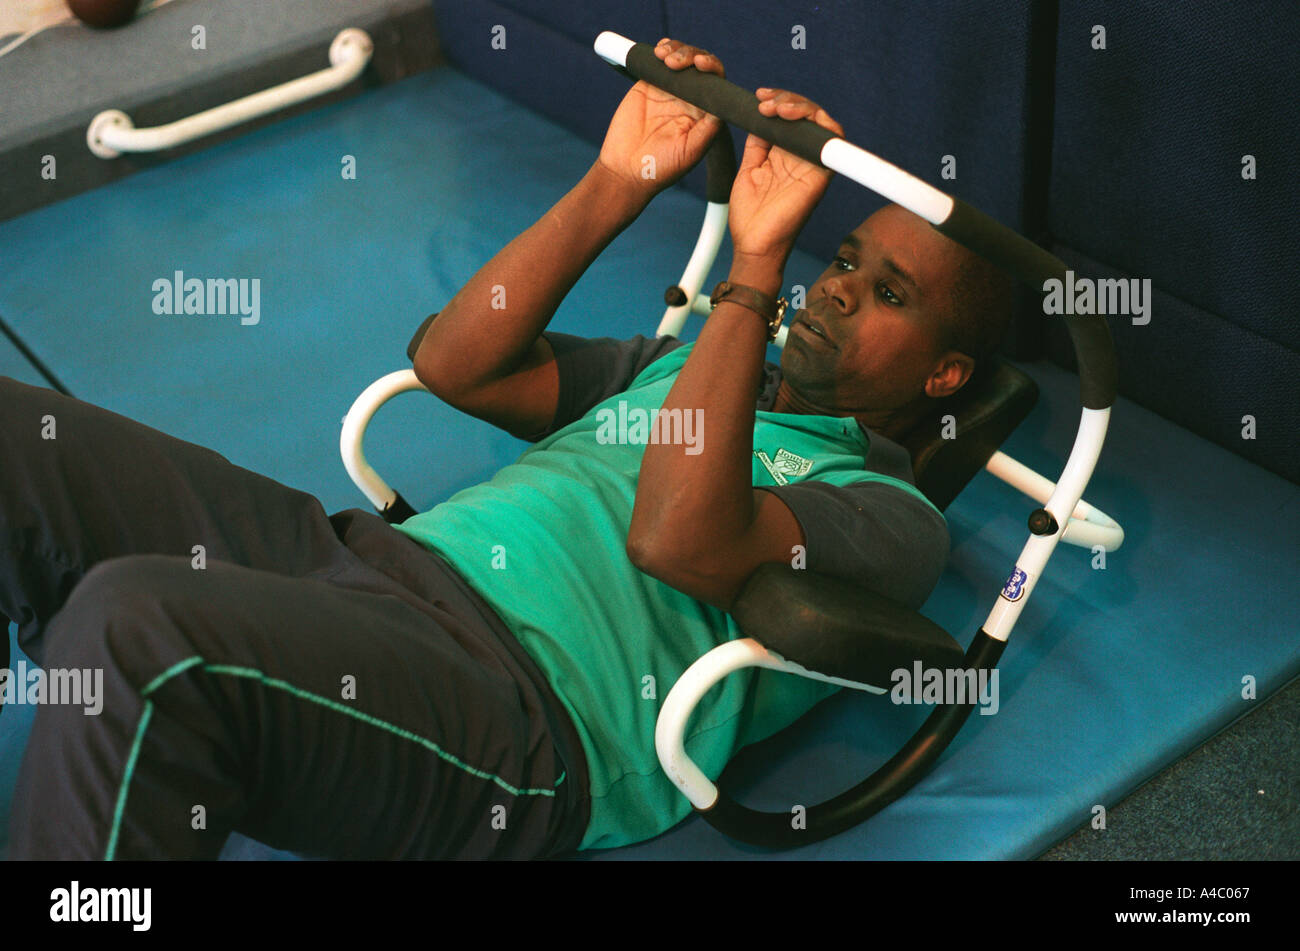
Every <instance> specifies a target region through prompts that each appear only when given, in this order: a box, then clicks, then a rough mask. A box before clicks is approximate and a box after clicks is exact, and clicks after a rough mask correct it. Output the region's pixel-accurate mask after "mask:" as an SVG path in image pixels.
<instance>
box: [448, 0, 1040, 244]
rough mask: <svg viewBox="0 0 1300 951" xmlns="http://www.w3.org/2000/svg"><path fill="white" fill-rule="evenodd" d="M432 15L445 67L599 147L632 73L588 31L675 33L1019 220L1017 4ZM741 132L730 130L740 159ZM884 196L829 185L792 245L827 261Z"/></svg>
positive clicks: (895, 158)
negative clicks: (797, 37) (951, 162)
mask: <svg viewBox="0 0 1300 951" xmlns="http://www.w3.org/2000/svg"><path fill="white" fill-rule="evenodd" d="M659 11H662V12H659ZM435 14H436V15H437V18H438V28H439V34H440V36H441V38H442V42H443V49H444V52H445V54H446V56H447V59H448V61H449V62H450V63H451V64H452V65H454V66H455V67H456V68H457V69H460V70H461V71H463V72H465V73H466V74H468V75H470V76H473V77H474V78H476V79H479V80H480V81H482V82H484V83H486V84H488V85H490V86H493V87H494V88H497V89H500V90H501V91H503V92H505V93H506V94H507V95H509V96H510V97H511V98H513V99H516V100H517V101H519V102H522V103H524V104H526V105H528V106H529V107H530V108H533V109H536V110H537V111H539V112H541V113H543V114H544V115H547V116H549V117H551V118H553V119H555V120H556V121H557V122H560V123H562V124H563V125H565V126H566V127H567V128H570V129H572V130H574V131H575V132H576V133H577V134H579V135H581V136H583V137H584V138H586V139H587V140H589V141H591V142H593V143H595V144H597V145H598V144H599V143H600V142H602V141H603V140H604V136H605V130H606V128H607V127H608V124H609V118H610V116H612V115H613V113H614V110H615V109H616V108H617V107H618V104H619V102H620V101H622V98H623V96H624V94H625V93H626V92H627V89H628V88H629V85H630V84H629V83H628V82H627V80H626V79H624V78H622V77H620V76H618V74H617V73H615V72H614V71H613V70H612V69H610V67H609V66H607V65H606V64H605V63H604V61H603V60H601V59H600V58H599V57H597V56H596V55H595V53H594V52H592V41H593V40H595V38H596V35H597V34H598V33H599V32H600V31H601V30H602V29H611V30H614V31H615V32H620V33H623V34H624V35H625V36H628V37H629V38H630V39H634V40H638V41H642V42H648V43H652V44H653V43H655V42H657V41H658V40H659V38H660V37H661V36H665V35H666V36H672V37H673V38H675V39H679V40H684V41H686V42H691V43H694V44H696V45H698V46H702V47H704V48H705V49H708V50H710V51H711V52H714V53H716V54H717V55H718V57H719V58H720V59H721V60H722V62H723V66H724V67H725V69H726V71H727V78H728V79H731V80H732V81H733V82H736V83H738V84H740V85H742V86H745V87H746V88H749V89H754V88H757V87H759V86H773V87H778V88H787V89H792V90H795V91H796V92H800V93H803V94H804V95H806V96H808V97H809V98H811V99H812V100H814V101H815V102H817V103H819V104H820V105H822V106H823V107H824V108H825V109H826V111H827V112H829V113H830V114H831V115H832V116H834V117H835V118H836V119H837V120H838V121H839V122H840V123H841V125H843V126H844V129H845V133H846V135H847V136H848V138H849V139H850V140H851V141H853V142H855V143H856V144H858V145H861V146H862V147H863V148H866V149H869V150H872V151H874V152H876V153H877V154H879V155H880V156H881V157H882V158H885V159H887V160H889V161H891V162H893V163H895V164H897V165H900V166H902V167H903V168H905V169H907V170H908V171H910V172H912V173H913V174H915V175H917V176H918V177H920V178H923V179H925V180H926V181H928V182H930V183H931V184H934V185H936V186H937V187H940V188H943V189H945V190H946V191H950V192H952V193H954V194H956V195H958V196H959V197H962V198H964V199H966V200H967V201H970V202H972V203H974V204H975V205H976V206H977V207H979V208H981V209H982V210H984V211H986V212H988V213H989V214H991V215H993V216H994V217H997V218H999V219H1001V220H1002V221H1003V222H1005V223H1006V224H1008V225H1011V226H1012V227H1015V228H1023V227H1025V220H1026V208H1025V203H1024V200H1023V196H1022V187H1023V186H1022V182H1023V180H1024V177H1025V165H1026V155H1027V148H1028V146H1027V140H1028V136H1029V129H1028V128H1027V113H1028V104H1027V103H1028V95H1029V94H1028V88H1029V77H1028V70H1029V55H1028V54H1029V36H1030V16H1031V9H1030V5H1029V4H1027V3H1010V4H1008V3H995V2H991V0H987V2H978V3H957V2H943V3H938V4H928V5H918V4H913V3H907V2H906V0H874V2H870V3H862V2H850V0H837V2H826V3H820V4H817V5H815V6H812V5H805V6H804V7H803V8H802V9H800V10H799V11H798V12H797V13H795V12H792V11H791V10H790V9H789V4H785V3H781V2H779V0H757V2H754V3H750V4H747V5H745V6H744V7H743V8H740V7H737V6H736V5H735V4H733V3H717V2H713V3H688V2H676V0H668V2H665V3H663V4H662V5H660V4H641V3H636V2H632V0H628V2H625V3H611V4H606V5H603V6H602V7H600V8H596V9H592V8H590V7H588V6H586V5H582V4H550V3H543V2H541V0H502V2H494V0H486V2H485V0H440V2H439V3H437V4H436V5H435ZM497 24H501V25H504V27H505V29H506V37H507V46H506V49H505V50H493V49H492V48H491V46H490V40H491V36H492V32H491V31H492V28H493V27H494V26H495V25H497ZM796 24H798V25H801V26H803V27H804V28H805V32H806V48H804V49H794V48H793V47H792V37H793V33H792V29H793V27H794V26H795V25H796ZM1042 134H1044V135H1045V134H1047V130H1046V129H1043V130H1042ZM745 135H746V134H745V133H743V132H736V133H735V135H734V141H735V143H736V146H737V155H739V154H740V151H741V150H742V149H743V147H744V142H745ZM945 155H953V156H954V157H955V159H956V173H957V177H956V179H954V180H944V179H942V178H941V177H940V173H941V162H942V160H943V156H945ZM703 182H704V176H703V171H702V168H701V169H697V170H695V171H694V172H692V173H691V174H690V175H688V176H687V177H686V183H687V186H688V187H689V188H690V189H691V190H692V191H694V193H695V194H697V195H701V196H702V195H703V193H704V188H703ZM881 204H883V199H881V198H879V197H878V196H876V195H874V194H873V193H871V192H868V191H867V190H866V189H863V188H862V187H861V186H859V185H857V184H855V183H852V182H849V181H847V180H842V179H837V180H835V181H833V182H832V183H831V186H830V188H829V190H828V192H827V195H826V198H825V199H824V200H823V201H822V203H821V204H820V205H819V206H818V208H817V210H816V211H815V212H814V213H813V215H812V218H811V219H810V220H809V223H808V225H807V227H806V228H805V229H804V232H803V234H802V237H801V242H800V243H801V246H802V247H805V248H807V249H808V250H809V251H810V252H812V253H814V254H816V255H818V256H824V257H829V256H830V254H831V253H832V252H833V251H834V249H835V247H836V246H837V245H838V243H839V240H840V238H842V237H843V236H844V234H846V233H847V232H848V231H851V230H852V229H853V228H855V227H856V226H857V225H858V224H859V223H860V222H861V221H862V219H863V218H865V217H866V216H867V215H868V214H870V213H871V212H872V211H874V210H875V209H876V208H878V207H880V205H881Z"/></svg>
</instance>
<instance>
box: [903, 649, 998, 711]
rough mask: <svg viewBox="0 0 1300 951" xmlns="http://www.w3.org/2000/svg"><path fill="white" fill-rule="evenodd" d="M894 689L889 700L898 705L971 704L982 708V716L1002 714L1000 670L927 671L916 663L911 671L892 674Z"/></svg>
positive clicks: (949, 669) (931, 668) (965, 668)
mask: <svg viewBox="0 0 1300 951" xmlns="http://www.w3.org/2000/svg"><path fill="white" fill-rule="evenodd" d="M890 680H891V681H892V682H893V684H894V686H893V688H892V689H891V690H890V691H889V699H890V700H892V701H893V702H894V703H902V704H910V703H947V704H963V703H969V704H972V705H976V706H978V707H979V708H980V715H981V716H992V715H993V714H995V713H997V712H998V707H1000V706H1001V703H1000V701H999V699H998V669H997V668H996V667H994V668H993V669H992V670H973V669H971V668H968V667H947V668H939V667H925V666H923V665H922V664H921V662H920V661H919V660H918V661H914V662H913V663H912V666H911V668H910V669H909V668H907V667H899V668H897V669H896V670H894V671H893V673H891V674H890Z"/></svg>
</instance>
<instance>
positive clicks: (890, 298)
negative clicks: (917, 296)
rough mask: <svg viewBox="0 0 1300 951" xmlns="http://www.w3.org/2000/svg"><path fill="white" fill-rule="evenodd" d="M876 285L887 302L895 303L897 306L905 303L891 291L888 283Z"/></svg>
mask: <svg viewBox="0 0 1300 951" xmlns="http://www.w3.org/2000/svg"><path fill="white" fill-rule="evenodd" d="M876 287H877V289H878V290H879V291H880V296H881V297H883V298H884V299H885V303H887V304H894V305H895V306H899V305H901V304H902V303H903V300H902V298H900V297H899V296H898V295H897V294H895V293H894V292H893V291H891V290H890V289H889V285H888V284H877V285H876Z"/></svg>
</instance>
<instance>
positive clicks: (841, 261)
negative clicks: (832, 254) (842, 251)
mask: <svg viewBox="0 0 1300 951" xmlns="http://www.w3.org/2000/svg"><path fill="white" fill-rule="evenodd" d="M831 263H832V264H835V265H840V264H843V265H844V267H842V268H840V270H841V271H851V270H853V265H852V264H850V263H849V261H848V259H847V258H844V257H836V258H835V260H834V261H832V262H831Z"/></svg>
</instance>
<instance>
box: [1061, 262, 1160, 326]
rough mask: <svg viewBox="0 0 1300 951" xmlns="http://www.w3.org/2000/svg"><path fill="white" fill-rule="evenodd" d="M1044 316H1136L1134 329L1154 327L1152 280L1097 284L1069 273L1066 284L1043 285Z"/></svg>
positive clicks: (1107, 279) (1107, 280)
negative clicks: (1152, 319)
mask: <svg viewBox="0 0 1300 951" xmlns="http://www.w3.org/2000/svg"><path fill="white" fill-rule="evenodd" d="M1043 294H1044V296H1043V313H1044V314H1046V315H1048V316H1060V315H1064V316H1070V315H1074V314H1079V315H1083V316H1088V315H1092V314H1096V315H1099V316H1113V315H1123V316H1132V318H1133V324H1134V326H1138V327H1140V326H1143V325H1145V324H1149V323H1151V278H1149V277H1146V278H1142V279H1141V280H1138V279H1137V278H1136V277H1134V278H1129V279H1125V278H1110V277H1103V278H1100V279H1098V280H1095V281H1094V280H1093V279H1092V278H1088V277H1078V278H1076V277H1075V276H1074V272H1073V271H1066V272H1065V280H1064V281H1062V280H1059V279H1057V278H1055V277H1052V278H1048V279H1047V280H1046V281H1043Z"/></svg>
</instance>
